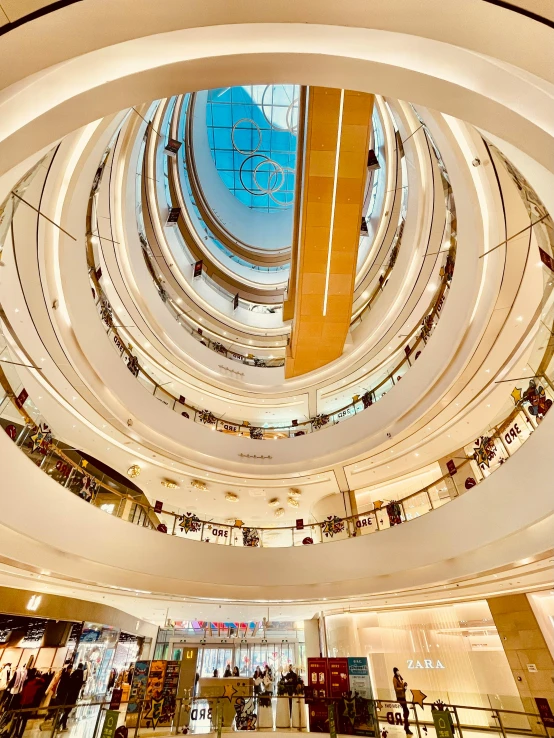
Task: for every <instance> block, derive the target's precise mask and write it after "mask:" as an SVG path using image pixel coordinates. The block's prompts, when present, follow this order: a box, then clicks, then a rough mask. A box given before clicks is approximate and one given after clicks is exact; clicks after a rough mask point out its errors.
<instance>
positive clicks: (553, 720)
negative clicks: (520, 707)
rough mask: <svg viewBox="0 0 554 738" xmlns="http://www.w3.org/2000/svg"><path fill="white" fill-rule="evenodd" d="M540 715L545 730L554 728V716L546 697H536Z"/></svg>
mask: <svg viewBox="0 0 554 738" xmlns="http://www.w3.org/2000/svg"><path fill="white" fill-rule="evenodd" d="M535 702H536V703H537V708H538V711H539V715H540V716H541V720H542V724H543V725H544V727H545V728H554V715H553V714H552V710H551V708H550V705H549V704H548V700H547V699H546V697H535Z"/></svg>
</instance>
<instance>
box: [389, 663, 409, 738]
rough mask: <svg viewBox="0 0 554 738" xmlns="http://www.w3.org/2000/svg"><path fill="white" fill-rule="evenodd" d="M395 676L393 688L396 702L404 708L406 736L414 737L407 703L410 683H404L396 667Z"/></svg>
mask: <svg viewBox="0 0 554 738" xmlns="http://www.w3.org/2000/svg"><path fill="white" fill-rule="evenodd" d="M393 675H394V676H393V678H392V686H393V687H394V692H395V694H396V701H397V702H398V703H399V705H400V706H401V707H402V712H403V714H404V731H405V733H406V735H413V733H412V731H411V730H410V721H409V718H410V710H409V709H408V705H407V703H406V689H407V687H408V683H407V682H405V681H404V679H403V677H402V674H401V673H400V671H399V670H398V668H397V667H396V666H395V667H394V669H393Z"/></svg>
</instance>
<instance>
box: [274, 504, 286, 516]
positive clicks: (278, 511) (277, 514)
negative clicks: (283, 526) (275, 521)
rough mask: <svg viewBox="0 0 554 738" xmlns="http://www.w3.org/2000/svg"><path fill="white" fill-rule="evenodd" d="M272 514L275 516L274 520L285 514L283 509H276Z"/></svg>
mask: <svg viewBox="0 0 554 738" xmlns="http://www.w3.org/2000/svg"><path fill="white" fill-rule="evenodd" d="M273 514H274V515H275V517H276V518H282V517H283V515H284V514H285V508H283V507H278V508H277V510H275V512H274V513H273Z"/></svg>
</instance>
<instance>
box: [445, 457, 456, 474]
mask: <svg viewBox="0 0 554 738" xmlns="http://www.w3.org/2000/svg"><path fill="white" fill-rule="evenodd" d="M446 468H447V469H448V473H449V474H450V476H451V477H453V476H454V474H456V472H457V471H458V470H457V469H456V463H455V462H454V459H449V460H448V461H447V462H446Z"/></svg>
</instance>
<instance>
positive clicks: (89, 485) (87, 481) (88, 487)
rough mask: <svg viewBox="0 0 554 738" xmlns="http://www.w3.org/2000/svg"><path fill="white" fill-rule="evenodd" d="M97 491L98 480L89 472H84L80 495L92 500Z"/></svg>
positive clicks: (84, 498) (88, 500)
mask: <svg viewBox="0 0 554 738" xmlns="http://www.w3.org/2000/svg"><path fill="white" fill-rule="evenodd" d="M95 492H96V480H95V479H93V478H92V477H90V476H89V475H88V474H84V475H83V478H82V480H81V491H80V492H79V496H80V497H82V498H83V500H86V501H87V502H90V501H91V500H92V498H93V497H94V493H95Z"/></svg>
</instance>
